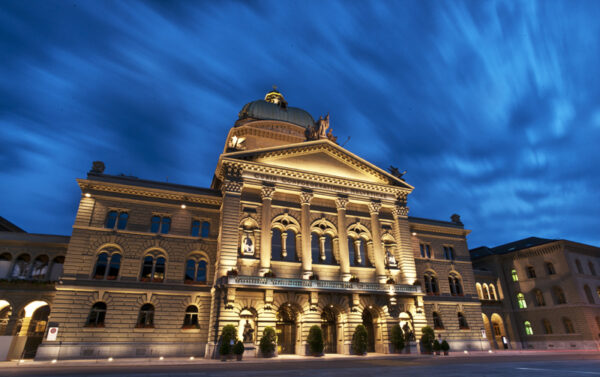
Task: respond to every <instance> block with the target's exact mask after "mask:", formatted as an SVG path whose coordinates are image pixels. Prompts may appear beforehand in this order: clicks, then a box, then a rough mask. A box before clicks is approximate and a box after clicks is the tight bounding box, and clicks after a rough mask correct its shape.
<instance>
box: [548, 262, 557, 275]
mask: <svg viewBox="0 0 600 377" xmlns="http://www.w3.org/2000/svg"><path fill="white" fill-rule="evenodd" d="M546 271H548V275H554V274H556V270H554V265H553V264H552V263H550V262H548V263H546Z"/></svg>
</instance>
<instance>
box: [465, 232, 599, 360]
mask: <svg viewBox="0 0 600 377" xmlns="http://www.w3.org/2000/svg"><path fill="white" fill-rule="evenodd" d="M471 258H472V260H473V268H474V273H475V279H476V288H477V291H478V294H479V297H480V299H481V303H482V312H483V313H482V316H483V322H484V324H485V329H486V334H487V338H488V341H489V343H490V346H491V347H492V348H495V349H504V348H511V349H521V348H522V349H597V348H599V346H600V275H599V274H598V273H599V272H600V248H597V247H594V246H590V245H584V244H580V243H577V242H572V241H567V240H551V239H543V238H536V237H530V238H526V239H523V240H520V241H516V242H511V243H508V244H506V245H501V246H497V247H494V248H488V247H480V248H477V249H473V250H471Z"/></svg>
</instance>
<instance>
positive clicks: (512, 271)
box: [510, 268, 519, 281]
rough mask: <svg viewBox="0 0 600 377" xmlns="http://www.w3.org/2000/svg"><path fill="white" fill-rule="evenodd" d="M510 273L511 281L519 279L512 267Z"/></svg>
mask: <svg viewBox="0 0 600 377" xmlns="http://www.w3.org/2000/svg"><path fill="white" fill-rule="evenodd" d="M510 275H511V276H512V281H519V275H517V270H515V269H514V268H513V269H512V270H511V271H510Z"/></svg>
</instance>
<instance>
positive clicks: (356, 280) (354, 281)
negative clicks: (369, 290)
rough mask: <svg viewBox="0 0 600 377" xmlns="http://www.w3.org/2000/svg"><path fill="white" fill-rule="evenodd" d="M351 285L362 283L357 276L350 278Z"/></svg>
mask: <svg viewBox="0 0 600 377" xmlns="http://www.w3.org/2000/svg"><path fill="white" fill-rule="evenodd" d="M349 281H350V283H360V279H359V278H357V277H356V275H352V277H351V278H350V280H349Z"/></svg>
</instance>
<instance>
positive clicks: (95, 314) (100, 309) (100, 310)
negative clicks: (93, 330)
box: [85, 302, 106, 327]
mask: <svg viewBox="0 0 600 377" xmlns="http://www.w3.org/2000/svg"><path fill="white" fill-rule="evenodd" d="M105 316H106V304H105V303H103V302H97V303H95V304H94V305H93V306H92V310H90V315H89V316H88V319H87V322H86V324H85V325H86V326H87V327H104V317H105Z"/></svg>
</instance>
